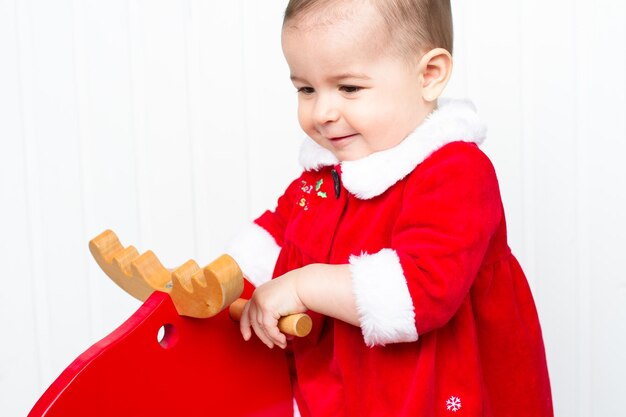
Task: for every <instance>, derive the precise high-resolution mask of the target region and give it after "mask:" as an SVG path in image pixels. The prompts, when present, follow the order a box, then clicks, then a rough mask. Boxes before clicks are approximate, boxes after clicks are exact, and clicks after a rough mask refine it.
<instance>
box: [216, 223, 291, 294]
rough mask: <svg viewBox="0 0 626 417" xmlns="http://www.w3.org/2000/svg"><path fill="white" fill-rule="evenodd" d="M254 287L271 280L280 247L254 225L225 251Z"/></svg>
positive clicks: (236, 238)
mask: <svg viewBox="0 0 626 417" xmlns="http://www.w3.org/2000/svg"><path fill="white" fill-rule="evenodd" d="M227 252H228V254H229V255H230V256H232V257H233V258H234V259H235V261H237V263H238V264H239V267H240V268H241V270H242V271H243V273H244V275H245V276H246V278H248V281H250V282H251V283H252V284H253V285H254V286H255V287H258V286H259V285H261V284H264V283H266V282H268V281H269V280H270V279H272V274H273V273H274V266H275V265H276V260H277V259H278V254H279V252H280V246H278V244H277V243H276V240H274V237H272V235H270V234H269V232H268V231H267V230H265V229H263V228H262V227H261V226H259V225H257V224H256V223H252V224H250V225H249V226H247V227H246V228H245V229H244V230H243V231H242V232H241V233H239V235H237V237H235V239H234V240H233V241H232V242H231V244H230V245H229V247H228V250H227Z"/></svg>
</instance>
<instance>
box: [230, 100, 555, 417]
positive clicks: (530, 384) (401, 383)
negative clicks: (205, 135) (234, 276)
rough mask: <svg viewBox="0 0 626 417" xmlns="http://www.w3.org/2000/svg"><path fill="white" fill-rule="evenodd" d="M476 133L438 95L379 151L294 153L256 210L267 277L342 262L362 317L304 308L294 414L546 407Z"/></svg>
mask: <svg viewBox="0 0 626 417" xmlns="http://www.w3.org/2000/svg"><path fill="white" fill-rule="evenodd" d="M470 110H471V111H470ZM483 137H484V127H483V126H482V125H481V124H480V123H479V122H478V121H477V119H476V116H475V113H474V112H473V110H472V109H471V107H470V106H469V105H468V104H467V103H462V102H449V103H444V104H442V105H441V106H440V109H439V110H437V112H436V113H435V114H433V115H432V116H431V117H430V118H429V119H427V121H425V122H424V123H423V126H420V127H419V128H418V129H417V130H416V132H414V133H413V134H412V135H411V136H409V137H408V138H407V139H405V140H404V141H403V142H402V143H401V144H400V145H398V147H396V148H393V149H391V150H388V151H383V152H382V153H381V155H376V154H373V155H370V156H369V157H366V158H364V160H361V161H351V162H343V163H333V162H334V161H332V158H331V157H329V156H328V155H324V156H323V157H322V158H321V159H320V158H319V155H318V156H316V157H314V158H313V159H315V160H316V161H315V162H314V163H307V162H304V165H305V167H306V168H308V170H305V171H304V172H303V174H302V175H301V177H299V178H298V179H296V180H295V181H293V182H292V183H291V185H290V186H289V187H288V189H287V190H286V192H285V194H284V195H283V196H282V197H281V198H280V199H279V201H278V205H277V207H276V209H275V210H273V211H267V212H266V213H264V214H263V215H262V216H261V217H260V218H259V219H257V220H256V222H255V223H256V230H254V231H252V232H250V233H257V234H260V235H263V233H265V232H268V233H269V235H268V236H266V237H265V238H264V237H259V236H257V238H259V239H260V240H261V241H263V239H266V238H267V240H269V241H271V242H268V243H267V245H269V246H271V245H275V248H274V249H270V253H271V251H272V250H274V253H275V254H277V258H272V257H271V256H269V257H268V256H263V259H265V261H264V262H266V260H267V259H271V261H272V262H273V261H274V259H275V268H274V271H273V276H274V277H276V276H280V275H282V274H284V273H286V272H288V271H290V270H292V269H294V268H299V267H302V266H304V265H307V264H310V263H328V264H350V271H351V275H352V282H353V289H354V294H355V298H356V302H357V308H358V310H359V317H360V323H361V326H360V327H355V326H352V325H349V324H346V323H344V322H341V321H339V320H335V319H333V318H329V317H322V316H320V315H315V314H314V313H312V315H313V316H314V330H313V332H312V333H311V334H310V335H309V336H308V337H305V338H302V339H297V340H294V341H293V342H292V345H291V351H292V352H293V368H294V393H295V397H296V400H297V403H298V406H299V408H300V412H301V414H302V416H305V417H308V416H314V417H318V416H346V417H348V416H350V417H352V416H396V417H401V416H407V417H408V416H411V417H414V416H452V415H459V416H463V415H465V416H494V417H495V416H497V417H502V416H534V417H539V416H551V415H552V400H551V394H550V383H549V378H548V371H547V366H546V360H545V353H544V345H543V341H542V335H541V329H540V325H539V320H538V316H537V311H536V309H535V304H534V301H533V298H532V294H531V291H530V289H529V286H528V283H527V281H526V278H525V276H524V273H523V272H522V269H521V268H520V265H519V264H518V262H517V260H516V259H515V257H514V256H513V255H512V254H511V251H510V249H509V246H508V244H507V236H506V223H505V217H504V212H503V206H502V202H501V197H500V191H499V187H498V182H497V179H496V175H495V172H494V169H493V167H492V164H491V162H490V161H489V159H488V158H487V156H486V155H485V154H484V153H483V152H482V151H480V150H479V148H478V146H477V144H476V143H479V142H481V141H482V138H483ZM433 138H434V139H433ZM311 146H313V145H311V144H309V147H311ZM316 151H320V150H319V149H316ZM322 153H323V151H322ZM305 159H306V157H305ZM320 161H321V162H320ZM407 161H408V162H407ZM309 162H310V161H309ZM307 165H308V166H307ZM259 226H260V227H259ZM244 240H245V239H244ZM243 246H245V245H243ZM257 246H258V245H257ZM240 256H242V257H243V258H246V255H240ZM235 259H238V258H237V257H236V258H235ZM238 260H239V259H238ZM241 262H242V267H243V269H244V272H247V271H246V269H247V265H248V264H250V263H254V262H258V261H255V260H254V257H249V258H246V259H242V261H241ZM249 268H250V270H253V269H254V267H252V266H250V267H249ZM267 278H269V277H267ZM267 278H263V277H261V278H259V277H252V278H251V280H253V281H254V282H255V283H256V284H257V285H258V284H260V283H262V281H263V280H265V279H267Z"/></svg>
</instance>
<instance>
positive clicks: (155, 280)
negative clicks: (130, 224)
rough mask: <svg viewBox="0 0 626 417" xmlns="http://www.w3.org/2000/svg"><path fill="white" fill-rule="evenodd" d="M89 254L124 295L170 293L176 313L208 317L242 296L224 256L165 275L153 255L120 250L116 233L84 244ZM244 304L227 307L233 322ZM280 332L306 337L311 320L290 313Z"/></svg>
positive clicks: (237, 275)
mask: <svg viewBox="0 0 626 417" xmlns="http://www.w3.org/2000/svg"><path fill="white" fill-rule="evenodd" d="M89 250H90V251H91V254H92V255H93V257H94V259H95V260H96V262H97V263H98V265H99V266H100V268H102V270H103V271H104V272H105V273H106V274H107V275H108V276H109V278H111V279H112V280H113V282H115V283H116V284H117V285H119V286H120V287H121V288H122V289H123V290H124V291H126V292H127V293H129V294H130V295H132V296H133V297H135V298H137V299H138V300H140V301H145V300H146V299H147V298H148V297H149V296H150V294H152V293H153V292H154V291H162V292H166V293H169V295H170V297H171V298H172V301H173V303H174V305H175V306H176V310H177V311H178V314H180V315H183V316H190V317H198V318H206V317H212V316H214V315H216V314H217V313H219V312H220V311H222V310H223V309H225V308H226V307H228V306H229V305H231V304H233V302H234V301H235V300H237V299H238V297H239V296H240V295H241V293H242V292H243V273H242V272H241V269H240V268H239V265H237V262H235V260H234V259H233V258H232V257H230V256H229V255H222V256H220V257H219V258H217V259H216V260H214V261H213V262H211V263H210V264H209V265H207V266H205V267H204V268H202V269H201V268H200V267H199V266H198V264H197V263H196V262H195V261H193V260H189V261H187V262H185V263H184V264H183V265H182V266H180V267H179V268H177V269H175V270H174V271H170V270H168V269H167V268H165V267H164V266H163V265H162V264H161V262H160V261H159V260H158V258H157V257H156V255H155V254H154V253H153V252H152V251H147V252H145V253H143V254H142V255H139V252H137V249H135V248H134V247H133V246H128V247H124V246H122V244H121V243H120V241H119V239H118V238H117V235H116V234H115V233H114V232H113V231H111V230H106V231H104V232H103V233H101V234H100V235H99V236H97V237H96V238H94V239H92V240H91V241H90V242H89ZM244 304H245V300H242V301H240V302H239V303H237V304H236V305H233V306H232V308H231V317H233V318H234V319H238V317H239V316H240V315H241V313H240V311H241V310H242V306H243V305H244ZM279 328H280V329H281V331H283V333H287V334H291V335H294V336H306V335H307V334H308V333H309V332H310V330H311V318H310V317H309V316H308V315H306V314H294V315H291V316H286V317H283V318H282V319H280V320H279Z"/></svg>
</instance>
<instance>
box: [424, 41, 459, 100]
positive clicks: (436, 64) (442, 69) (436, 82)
mask: <svg viewBox="0 0 626 417" xmlns="http://www.w3.org/2000/svg"><path fill="white" fill-rule="evenodd" d="M419 71H420V75H421V79H422V98H423V99H424V100H426V101H428V102H433V101H435V100H437V98H438V97H439V96H440V95H441V93H443V90H444V88H445V87H446V85H447V84H448V80H449V79H450V75H451V74H452V55H450V52H448V51H447V50H445V49H443V48H435V49H433V50H431V51H429V52H427V53H426V54H424V56H423V57H422V59H421V60H420V63H419Z"/></svg>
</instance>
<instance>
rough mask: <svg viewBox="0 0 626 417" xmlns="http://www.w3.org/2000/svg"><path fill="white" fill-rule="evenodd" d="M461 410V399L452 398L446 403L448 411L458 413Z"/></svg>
mask: <svg viewBox="0 0 626 417" xmlns="http://www.w3.org/2000/svg"><path fill="white" fill-rule="evenodd" d="M460 408H461V399H460V398H459V397H455V396H452V397H450V398H448V401H446V410H448V411H452V412H453V413H456V412H457V411H459V409H460Z"/></svg>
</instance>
